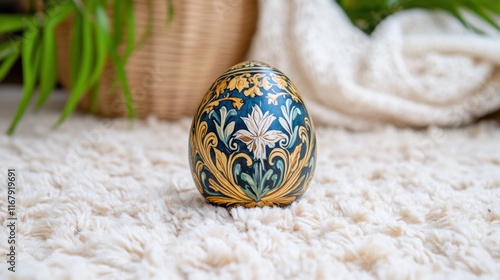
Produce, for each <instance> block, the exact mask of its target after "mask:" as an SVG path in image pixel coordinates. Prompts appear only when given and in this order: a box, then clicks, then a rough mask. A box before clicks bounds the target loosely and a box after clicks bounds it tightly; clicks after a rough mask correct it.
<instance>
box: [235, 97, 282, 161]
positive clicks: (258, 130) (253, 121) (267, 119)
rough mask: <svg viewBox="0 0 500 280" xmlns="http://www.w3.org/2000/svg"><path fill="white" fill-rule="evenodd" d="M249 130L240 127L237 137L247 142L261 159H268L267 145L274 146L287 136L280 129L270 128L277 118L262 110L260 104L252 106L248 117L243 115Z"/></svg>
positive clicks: (250, 148)
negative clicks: (263, 112)
mask: <svg viewBox="0 0 500 280" xmlns="http://www.w3.org/2000/svg"><path fill="white" fill-rule="evenodd" d="M241 119H242V120H243V121H244V122H245V125H246V126H247V129H248V130H245V129H240V130H238V131H236V133H235V134H234V135H235V138H236V139H238V140H241V141H242V142H244V143H245V144H247V148H248V149H249V150H250V152H253V154H254V157H255V158H257V159H260V160H263V159H266V158H267V156H266V145H267V146H268V147H269V148H274V145H275V144H276V142H278V141H280V140H281V139H284V138H286V137H287V136H286V135H285V134H284V133H283V132H281V131H279V130H268V129H269V127H270V126H271V124H272V122H273V121H274V120H276V117H274V116H273V115H272V114H269V112H266V113H265V114H262V111H261V110H260V108H259V107H258V106H254V107H253V108H252V113H251V114H250V115H248V117H247V118H245V117H241Z"/></svg>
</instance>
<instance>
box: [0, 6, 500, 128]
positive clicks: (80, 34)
mask: <svg viewBox="0 0 500 280" xmlns="http://www.w3.org/2000/svg"><path fill="white" fill-rule="evenodd" d="M499 14H500V4H499V2H498V1H485V0H481V1H470V0H455V1H449V0H441V1H429V0H416V1H408V0H401V1H388V0H377V1H363V0H345V1H344V0H337V1H335V0H315V1H310V2H301V1H280V0H277V1H260V3H259V1H256V0H238V1H229V0H213V1H196V0H189V1H182V0H151V1H97V0H95V1H90V0H89V1H68V0H47V1H42V0H17V1H16V0H2V1H0V81H1V83H2V84H3V85H4V87H0V102H1V100H2V95H4V94H7V91H8V92H9V94H11V95H12V94H17V95H19V99H20V101H19V104H18V109H17V111H16V113H15V114H13V116H12V122H11V125H10V126H9V128H8V133H11V134H12V133H13V132H14V131H15V129H16V127H17V125H18V123H19V122H20V120H21V119H22V118H23V117H24V115H25V113H26V108H28V107H29V106H34V107H35V109H38V108H41V107H43V105H44V104H45V102H46V101H47V100H48V99H49V97H50V96H51V94H52V93H53V92H54V90H56V89H62V90H61V91H58V94H64V95H65V96H67V101H66V103H65V105H64V107H63V108H61V109H60V110H61V118H60V120H59V123H63V122H64V121H65V119H66V118H68V117H69V116H70V115H71V114H72V113H73V112H74V110H76V109H77V108H79V109H80V110H81V111H82V112H88V113H92V114H96V115H99V116H102V117H124V116H128V117H131V118H133V117H140V118H142V117H145V116H148V115H151V114H152V115H155V116H157V117H159V118H160V119H168V120H176V119H180V118H182V117H185V116H192V114H193V112H194V111H195V109H196V107H197V105H198V103H199V101H200V98H201V97H202V96H203V94H204V93H205V91H206V89H207V88H208V86H209V85H210V84H211V83H212V81H213V80H214V79H215V78H216V77H217V76H219V75H220V74H221V73H222V72H223V71H224V70H225V69H227V68H228V67H230V66H232V65H234V64H236V63H238V62H240V61H242V60H244V59H258V60H264V61H265V62H268V63H271V64H273V65H275V66H277V67H278V68H280V69H281V70H282V71H284V72H285V73H286V74H288V75H290V77H291V78H292V80H293V81H294V82H295V83H296V84H297V85H298V87H299V90H300V91H301V92H302V94H303V95H304V97H305V98H306V100H308V102H309V104H310V106H311V110H312V111H313V112H312V114H313V115H314V116H315V118H316V119H317V120H318V121H317V122H318V123H320V124H327V125H336V126H344V127H348V128H353V129H358V128H361V129H364V128H370V127H373V126H376V125H380V124H385V123H392V124H395V125H398V126H409V127H426V126H429V125H438V126H457V125H464V124H467V123H470V122H472V121H476V120H477V119H481V118H483V117H485V116H486V117H488V118H490V117H491V116H493V118H496V117H497V116H498V114H497V113H496V112H497V111H498V108H499V106H500V101H499V98H498V96H499V95H500V94H499V93H498V85H497V84H498V65H499V64H500V63H499V61H498V59H495V56H497V55H498V51H495V50H498V48H497V47H498V46H499V40H498V30H499V25H498V15H499ZM386 18H388V19H386ZM412 22H413V23H412ZM415 22H417V23H418V24H415ZM380 23H383V24H380ZM457 36H458V37H457ZM398 42H399V43H398ZM456 42H460V43H459V44H457V43H456ZM415 46H416V47H415ZM497 57H498V56H497ZM447 69H450V70H451V71H448V70H447ZM457 69H461V70H460V71H457ZM467 69H469V70H467ZM450 73H453V75H451V74H450ZM386 81H389V82H386ZM455 82H456V83H457V85H456V86H451V87H450V84H454V83H455ZM9 84H17V85H19V86H18V87H14V88H13V87H8V90H7V88H6V87H5V85H9ZM467 84H469V85H472V86H467ZM21 85H22V87H21ZM448 91H449V92H448ZM13 92H15V93H13ZM493 92H495V93H493ZM437 95H439V96H437ZM21 96H22V97H21ZM471 103H474V104H475V105H473V106H472V107H471V106H470V104H471ZM388 106H389V107H393V108H399V107H400V109H394V110H387V109H386V108H387V107H388ZM451 115H454V116H453V117H450V116H451ZM422 116H425V117H422Z"/></svg>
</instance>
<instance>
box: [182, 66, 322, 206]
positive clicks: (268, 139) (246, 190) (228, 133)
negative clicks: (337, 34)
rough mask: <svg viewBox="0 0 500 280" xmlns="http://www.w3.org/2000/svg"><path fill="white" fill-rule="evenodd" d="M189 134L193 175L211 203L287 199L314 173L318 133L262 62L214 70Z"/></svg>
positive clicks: (295, 97) (283, 79)
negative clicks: (216, 72)
mask: <svg viewBox="0 0 500 280" xmlns="http://www.w3.org/2000/svg"><path fill="white" fill-rule="evenodd" d="M189 136H190V137H189V160H190V166H191V173H192V176H193V179H194V182H195V184H196V187H197V188H198V191H200V193H201V194H202V195H203V196H204V197H205V199H206V200H207V201H208V202H210V203H212V204H215V205H219V206H225V207H230V206H245V207H255V206H259V207H263V206H285V205H289V204H291V203H292V202H294V201H295V200H297V199H299V198H300V197H301V196H302V195H303V194H304V192H305V191H306V190H307V187H308V184H309V182H310V180H311V178H312V176H313V173H314V168H315V157H316V136H315V131H314V126H313V123H312V120H311V117H310V116H309V113H308V112H307V109H306V107H305V105H304V101H303V100H302V97H301V96H300V94H299V92H298V90H297V88H296V87H295V85H294V84H293V83H292V82H291V81H290V80H289V79H288V77H287V76H286V75H285V74H283V73H282V72H281V71H279V70H278V69H276V68H274V67H272V66H269V65H267V64H265V63H261V62H255V61H250V62H243V63H240V64H237V65H235V66H233V67H231V68H229V69H228V70H227V71H226V72H225V73H224V74H222V75H221V76H220V77H219V78H217V79H216V80H215V82H214V83H213V84H212V86H211V87H210V89H209V90H208V92H207V93H206V94H205V96H204V97H203V100H202V101H201V104H200V106H199V108H198V111H197V112H196V114H195V116H194V118H193V123H192V125H191V130H190V135H189Z"/></svg>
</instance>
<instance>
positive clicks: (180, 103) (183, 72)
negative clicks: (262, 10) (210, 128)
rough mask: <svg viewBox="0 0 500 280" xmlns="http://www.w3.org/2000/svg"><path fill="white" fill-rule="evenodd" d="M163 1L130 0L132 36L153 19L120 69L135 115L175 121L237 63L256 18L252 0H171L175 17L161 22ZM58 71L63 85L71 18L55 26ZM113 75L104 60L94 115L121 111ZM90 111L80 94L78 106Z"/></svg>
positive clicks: (66, 79) (123, 111)
mask: <svg viewBox="0 0 500 280" xmlns="http://www.w3.org/2000/svg"><path fill="white" fill-rule="evenodd" d="M166 2H167V1H166V0H152V5H153V6H154V11H153V14H152V15H151V14H150V13H149V11H148V6H147V4H146V3H147V1H140V0H137V1H135V3H134V4H135V6H134V11H135V15H136V16H135V20H136V34H137V37H138V39H137V40H139V39H140V37H141V35H142V34H143V32H144V31H145V30H146V27H147V22H148V17H150V16H152V17H153V20H152V22H153V30H152V34H151V36H150V37H149V39H148V40H147V42H146V43H145V44H144V45H142V47H141V48H140V49H137V50H136V51H135V52H134V53H133V55H132V56H131V57H130V59H129V61H128V63H127V67H126V71H127V77H128V81H129V84H130V87H131V90H132V95H133V100H134V106H135V109H136V115H137V116H138V117H145V116H147V115H149V114H154V115H156V116H158V117H159V118H162V119H178V118H180V117H182V116H184V115H191V114H193V113H194V112H195V110H196V108H197V106H198V104H199V102H200V101H201V98H202V96H203V95H204V94H205V92H206V90H207V89H208V87H209V86H210V85H211V83H212V82H213V80H215V78H217V77H218V76H219V75H220V74H221V73H222V72H224V70H226V69H227V68H228V67H230V66H232V65H233V64H235V63H237V62H238V61H240V60H241V59H242V58H243V56H244V55H245V53H246V50H247V48H248V46H249V44H250V40H251V37H252V35H253V32H254V30H255V26H256V21H257V1H256V0H237V1H234V0H209V1H207V0H174V1H173V4H174V7H175V15H174V19H173V22H172V24H171V25H170V27H168V26H167V25H166V10H167V7H166ZM57 37H58V42H57V44H58V61H59V62H58V63H59V65H58V67H59V69H58V73H59V79H60V81H61V83H62V84H63V86H68V84H69V72H70V71H69V50H70V41H71V40H70V37H71V22H70V21H68V23H67V24H64V25H61V26H60V28H59V30H58V36H57ZM114 77H115V74H114V70H113V67H111V64H110V63H108V66H107V67H106V69H105V71H104V73H103V76H102V78H101V84H100V92H99V102H98V111H97V113H98V114H99V115H102V116H107V117H115V116H124V115H125V114H126V107H125V102H124V100H123V95H122V92H121V90H120V88H119V87H115V88H117V89H116V90H114V92H111V88H112V83H113V80H114ZM80 107H81V108H82V109H83V110H86V111H89V110H90V98H89V96H86V97H85V98H84V99H83V100H82V102H81V106H80Z"/></svg>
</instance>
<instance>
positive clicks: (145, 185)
mask: <svg viewBox="0 0 500 280" xmlns="http://www.w3.org/2000/svg"><path fill="white" fill-rule="evenodd" d="M6 91H10V90H9V89H8V88H6V87H0V129H1V130H2V131H4V130H5V129H6V128H7V125H8V122H9V121H10V118H11V116H12V115H13V111H14V109H15V105H16V102H17V97H18V96H13V95H8V94H6V93H5V92H6ZM14 91H18V90H17V89H14ZM60 99H61V98H53V99H52V104H51V105H50V106H48V108H46V109H45V110H43V111H42V112H41V113H39V114H38V115H32V114H30V115H29V116H28V117H27V118H25V119H24V120H23V121H22V122H21V126H20V127H19V130H18V131H17V134H16V135H15V136H14V137H12V138H11V137H7V136H5V135H2V136H0V168H1V170H0V182H2V184H5V181H6V172H7V168H8V167H15V168H16V169H17V170H18V178H19V179H20V186H19V189H20V193H19V194H18V205H17V207H18V210H19V217H20V221H19V226H18V232H17V234H18V247H17V250H18V254H19V263H18V267H17V272H16V273H11V272H9V271H7V269H6V264H5V261H4V260H3V258H2V261H1V263H2V265H1V270H0V278H1V279H6V276H17V277H19V278H26V279H59V278H64V279H69V278H73V279H96V278H97V277H101V278H107V279H133V278H136V279H138V278H142V279H153V278H161V279H178V278H190V279H205V278H214V277H217V278H222V279H235V278H239V279H314V278H316V279H331V278H338V279H346V278H350V279H370V278H380V279H421V278H441V279H452V278H456V279H470V278H476V277H483V279H499V278H500V150H499V147H500V146H499V144H500V126H499V125H497V124H494V123H481V124H478V125H474V126H471V127H468V128H463V129H453V130H441V129H438V128H429V129H427V130H422V131H415V130H410V129H397V128H394V127H382V128H378V129H376V130H372V131H368V132H350V131H346V130H344V129H334V128H323V127H318V128H317V135H318V145H319V146H318V161H317V162H318V165H317V169H316V175H315V177H314V179H313V181H312V184H311V187H310V189H309V190H308V191H307V192H306V194H305V195H304V197H303V199H302V200H300V201H299V202H298V203H295V204H293V205H292V206H290V207H288V208H284V209H281V208H264V209H243V208H235V209H231V210H230V211H228V210H226V209H224V208H217V207H214V206H211V205H208V204H207V203H205V202H204V200H203V199H202V197H201V196H200V194H199V193H198V191H197V190H196V188H195V185H194V183H193V182H192V179H191V175H190V172H189V167H188V161H187V141H188V128H189V125H190V121H189V120H187V119H186V120H183V121H180V122H177V123H175V122H163V121H158V120H156V119H154V118H150V119H148V120H146V121H136V122H135V123H134V125H133V128H129V125H128V123H127V121H125V120H111V121H110V120H104V119H99V118H95V117H92V116H87V115H79V114H77V115H74V116H73V117H71V118H70V119H69V121H68V122H67V123H65V124H64V125H63V126H62V127H61V128H60V129H58V130H55V131H52V130H50V126H51V125H52V124H53V123H54V122H55V120H56V118H57V116H58V115H57V111H58V110H60V106H61V102H62V101H61V100H60ZM0 189H1V190H2V193H1V195H0V209H1V221H2V225H5V224H6V220H5V217H6V187H5V186H2V187H1V188H0ZM1 233H2V235H1V236H2V237H1V239H0V248H1V252H2V254H4V253H5V252H6V250H7V242H6V241H7V240H6V234H7V229H6V227H5V226H2V227H1ZM4 256H5V255H4Z"/></svg>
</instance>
